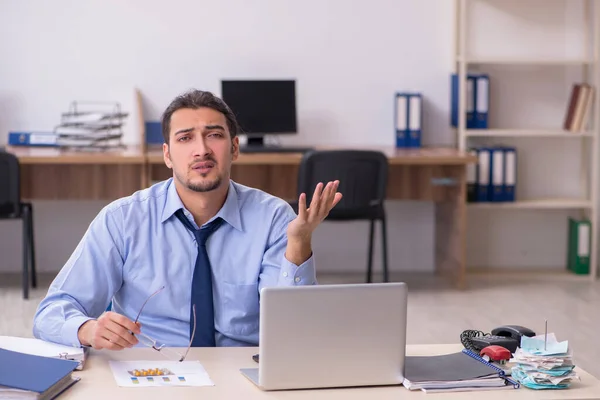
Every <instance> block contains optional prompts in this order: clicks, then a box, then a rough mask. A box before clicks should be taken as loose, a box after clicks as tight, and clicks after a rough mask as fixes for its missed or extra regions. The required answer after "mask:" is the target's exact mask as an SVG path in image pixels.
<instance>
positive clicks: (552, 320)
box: [0, 272, 600, 378]
mask: <svg viewBox="0 0 600 400" xmlns="http://www.w3.org/2000/svg"><path fill="white" fill-rule="evenodd" d="M515 276H516V275H515V274H475V275H473V276H470V277H469V289H467V290H465V291H458V290H456V289H454V288H453V287H452V286H451V285H450V284H449V283H448V282H447V281H446V280H444V279H443V278H442V277H439V276H435V275H429V274H426V275H422V274H409V275H394V274H392V276H391V279H392V280H394V281H403V282H406V283H407V285H408V287H409V301H408V327H407V343H408V344H429V343H459V342H460V341H459V335H460V333H461V332H462V331H463V330H465V329H478V330H483V331H486V332H489V331H490V330H491V329H493V328H494V327H496V326H498V325H510V324H512V325H522V326H526V327H529V328H531V329H533V330H534V331H535V332H536V333H538V334H540V333H543V332H544V321H545V320H547V321H548V332H549V333H550V332H554V333H555V334H556V336H557V338H558V339H559V340H560V341H562V340H568V341H569V346H570V348H571V350H572V351H573V355H574V360H575V362H576V364H577V365H579V366H580V367H582V368H583V369H585V370H587V371H588V372H589V373H591V374H592V375H594V376H596V377H599V378H600V363H598V360H599V359H600V345H598V343H596V344H594V341H595V340H596V339H597V338H598V337H600V334H599V332H600V313H599V312H598V307H600V281H598V282H593V283H592V282H589V281H587V280H583V279H578V278H573V277H571V276H568V275H565V274H552V273H548V274H546V273H543V272H540V273H537V274H530V275H519V278H518V279H516V278H515ZM52 278H53V276H52V275H42V276H40V277H39V287H38V288H37V289H34V290H33V291H32V293H31V297H30V299H29V300H23V298H22V295H21V287H20V277H19V276H18V275H0V310H2V313H0V335H12V336H25V337H31V336H32V334H31V329H32V318H33V315H34V313H35V309H36V306H37V304H38V303H39V301H40V300H41V299H42V297H43V296H44V295H45V293H46V290H47V287H48V285H49V283H50V282H51V280H52ZM318 279H319V283H320V284H327V283H355V282H356V283H359V282H362V280H363V279H364V277H363V275H362V274H361V275H325V274H323V275H319V277H318Z"/></svg>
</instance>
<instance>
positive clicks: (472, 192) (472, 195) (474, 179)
mask: <svg viewBox="0 0 600 400" xmlns="http://www.w3.org/2000/svg"><path fill="white" fill-rule="evenodd" d="M469 154H470V155H472V156H475V157H478V150H477V149H476V148H470V149H469ZM477 171H478V168H477V164H469V165H467V201H468V202H470V203H473V202H475V201H477V187H478V175H477Z"/></svg>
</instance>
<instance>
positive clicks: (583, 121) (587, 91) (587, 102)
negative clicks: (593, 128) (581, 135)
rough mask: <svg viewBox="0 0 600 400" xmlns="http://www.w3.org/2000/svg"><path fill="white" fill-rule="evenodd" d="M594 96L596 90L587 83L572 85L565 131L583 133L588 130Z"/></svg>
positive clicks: (565, 118) (564, 125) (565, 119)
mask: <svg viewBox="0 0 600 400" xmlns="http://www.w3.org/2000/svg"><path fill="white" fill-rule="evenodd" d="M594 95H595V88H594V87H592V86H591V85H589V84H587V83H574V84H573V85H572V87H571V94H570V96H569V102H568V103H567V109H566V112H565V117H564V122H563V129H565V130H567V131H571V132H582V131H584V130H585V129H586V128H587V121H588V118H589V115H590V111H591V108H592V103H593V100H594Z"/></svg>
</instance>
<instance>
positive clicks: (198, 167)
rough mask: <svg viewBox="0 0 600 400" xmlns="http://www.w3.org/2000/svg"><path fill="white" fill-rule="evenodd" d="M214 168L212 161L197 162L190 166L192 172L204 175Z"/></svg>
mask: <svg viewBox="0 0 600 400" xmlns="http://www.w3.org/2000/svg"><path fill="white" fill-rule="evenodd" d="M214 166H215V163H214V162H212V161H203V162H198V163H195V164H194V165H192V169H193V170H194V171H198V172H200V173H202V174H205V173H207V172H209V171H210V170H211V169H213V168H214Z"/></svg>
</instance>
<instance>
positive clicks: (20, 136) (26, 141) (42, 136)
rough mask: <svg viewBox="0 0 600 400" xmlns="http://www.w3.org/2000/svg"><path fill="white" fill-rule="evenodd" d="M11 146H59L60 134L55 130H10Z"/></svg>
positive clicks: (9, 139) (9, 141)
mask: <svg viewBox="0 0 600 400" xmlns="http://www.w3.org/2000/svg"><path fill="white" fill-rule="evenodd" d="M8 144H9V145H11V146H45V147H56V146H58V135H57V134H56V133H54V132H9V133H8Z"/></svg>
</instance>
